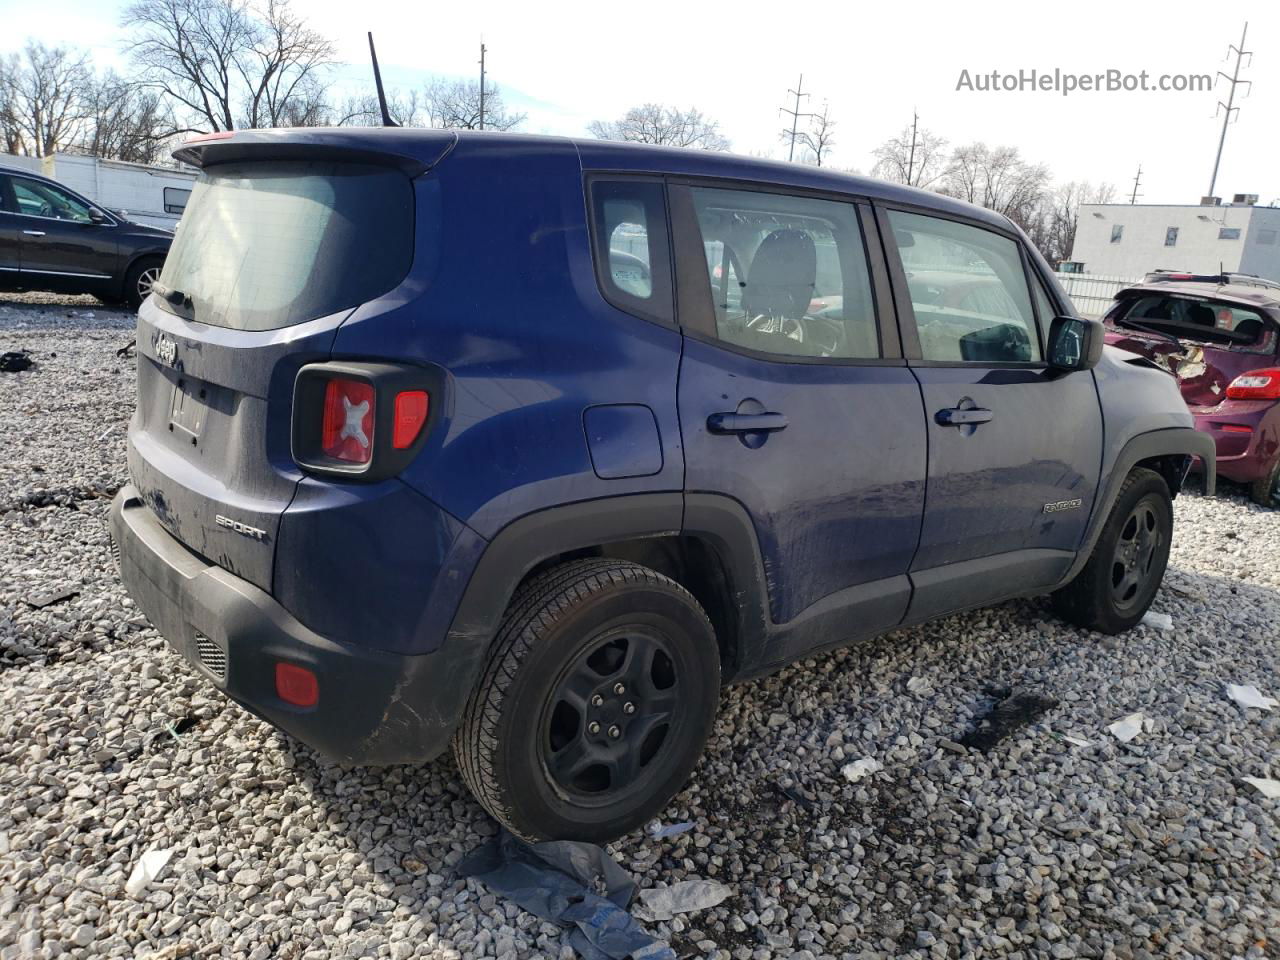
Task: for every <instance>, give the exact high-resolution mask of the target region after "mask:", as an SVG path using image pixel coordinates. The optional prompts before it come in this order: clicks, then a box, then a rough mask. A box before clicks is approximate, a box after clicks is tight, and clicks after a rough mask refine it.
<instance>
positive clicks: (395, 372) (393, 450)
mask: <svg viewBox="0 0 1280 960" xmlns="http://www.w3.org/2000/svg"><path fill="white" fill-rule="evenodd" d="M443 382H444V381H443V374H442V372H441V371H439V370H438V369H436V368H431V367H417V366H410V365H407V364H398V363H375V362H365V361H357V360H330V361H327V362H324V363H311V364H307V365H306V366H304V367H303V368H302V369H301V370H299V371H298V376H297V378H296V380H295V381H294V386H293V425H292V432H291V452H292V454H293V459H294V462H295V463H297V464H298V466H300V467H302V468H303V469H305V470H307V471H308V472H310V473H316V474H327V475H331V476H341V477H345V478H346V479H349V480H364V481H377V480H385V479H387V478H388V477H393V476H396V475H397V474H399V473H400V472H401V471H403V470H404V469H405V468H406V467H408V466H409V464H410V463H412V462H413V460H414V458H415V457H416V456H417V455H418V453H419V451H420V450H421V449H422V447H423V444H424V443H425V442H426V435H427V432H428V431H429V430H430V429H431V423H432V417H436V416H438V415H439V412H438V410H433V409H432V407H433V404H432V399H433V398H432V394H433V393H435V395H436V396H435V399H437V400H438V399H439V398H440V397H441V396H443V393H442V391H443ZM434 406H436V407H439V404H438V403H436V404H434Z"/></svg>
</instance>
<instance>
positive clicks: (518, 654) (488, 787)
mask: <svg viewBox="0 0 1280 960" xmlns="http://www.w3.org/2000/svg"><path fill="white" fill-rule="evenodd" d="M719 691H720V657H719V651H718V649H717V646H716V641H715V635H714V633H713V631H712V628H711V624H710V622H709V621H708V620H707V616H706V614H705V613H704V612H703V610H702V608H701V607H700V606H699V605H698V602H697V601H696V600H694V598H693V597H692V596H690V595H689V593H688V592H687V591H686V590H685V589H684V588H683V587H681V586H680V585H679V584H677V583H676V582H675V581H673V580H671V579H669V578H667V577H664V576H663V575H662V574H660V573H658V572H656V571H654V570H651V569H649V568H647V567H642V566H640V565H638V564H634V563H627V562H623V561H615V560H600V559H596V560H578V561H573V562H570V563H566V564H564V565H562V566H559V567H555V568H553V569H551V570H549V571H547V572H546V573H543V574H541V575H539V576H537V577H535V578H534V579H532V580H531V581H530V582H529V583H527V584H526V585H524V586H523V587H522V588H521V589H520V590H519V591H517V593H516V595H515V597H514V598H513V599H512V601H511V604H510V606H509V607H508V609H507V613H506V616H505V617H504V619H503V622H502V625H501V627H500V628H499V631H498V636H497V639H496V641H495V643H494V649H493V651H492V652H491V654H490V658H489V663H488V666H487V667H486V669H485V671H484V675H483V677H482V678H481V680H480V683H479V684H478V686H477V688H476V690H475V691H474V693H473V694H472V696H471V699H470V701H469V702H468V704H467V707H466V709H465V711H464V714H463V718H462V723H461V725H460V726H459V729H458V733H457V735H456V736H455V738H454V755H455V756H456V757H457V761H458V766H459V768H460V769H461V771H462V777H463V780H464V781H466V784H467V786H468V787H469V788H470V789H471V792H472V793H473V794H475V796H476V799H478V800H479V801H480V803H481V804H482V805H483V806H484V807H485V809H487V810H488V811H489V812H490V813H491V814H493V816H494V817H496V818H497V819H498V820H500V821H501V822H502V823H503V824H505V825H506V826H507V828H508V829H509V830H510V831H511V832H512V833H514V834H516V835H517V836H520V837H523V838H524V839H526V840H559V839H574V840H590V841H593V842H597V843H603V842H605V841H608V840H612V839H615V838H617V837H619V836H621V835H622V834H625V833H627V832H629V831H630V830H633V829H635V828H636V827H638V826H640V825H641V824H643V823H644V822H645V821H646V820H648V819H650V818H651V817H653V816H654V815H655V814H657V813H659V812H660V811H661V810H662V808H663V807H664V806H665V805H666V804H667V802H668V801H669V800H670V799H671V797H672V796H673V795H674V794H675V793H676V791H677V790H679V789H680V787H681V786H682V785H683V784H684V782H685V780H686V779H687V778H688V776H689V774H690V772H692V770H693V767H694V765H695V764H696V763H697V761H698V758H699V756H700V755H701V753H702V747H703V744H704V743H705V742H706V739H707V736H708V735H709V733H710V731H711V724H712V721H713V719H714V716H715V710H716V703H717V699H718V696H719Z"/></svg>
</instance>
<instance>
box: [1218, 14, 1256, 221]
mask: <svg viewBox="0 0 1280 960" xmlns="http://www.w3.org/2000/svg"><path fill="white" fill-rule="evenodd" d="M1248 33H1249V21H1247V20H1246V21H1245V24H1244V29H1243V30H1241V31H1240V46H1238V47H1237V46H1236V45H1235V44H1232V45H1231V46H1230V47H1228V48H1227V56H1228V57H1230V56H1231V54H1232V52H1234V53H1235V55H1236V67H1235V70H1233V71H1232V72H1231V76H1229V77H1228V76H1227V75H1226V74H1225V73H1223V72H1222V71H1221V70H1219V71H1218V76H1219V77H1222V78H1223V79H1224V80H1226V81H1227V83H1229V84H1231V90H1230V91H1229V92H1228V93H1227V102H1226V103H1223V102H1222V101H1221V100H1219V101H1218V110H1219V111H1222V113H1223V116H1222V135H1221V136H1220V137H1218V155H1217V156H1216V157H1214V158H1213V177H1212V178H1211V179H1210V180H1209V193H1208V196H1211V197H1212V196H1213V188H1214V187H1215V186H1217V184H1218V166H1219V164H1221V163H1222V145H1223V144H1224V143H1226V142H1227V126H1228V124H1230V123H1231V117H1232V114H1238V113H1239V112H1240V108H1239V107H1237V106H1236V105H1235V102H1236V87H1238V86H1239V85H1240V84H1242V83H1245V84H1248V85H1249V89H1250V90H1252V89H1253V81H1252V80H1241V79H1240V67H1241V61H1242V60H1244V58H1245V57H1248V58H1249V64H1250V65H1251V66H1252V64H1253V51H1251V50H1246V49H1245V48H1244V38H1245V37H1246V36H1247V35H1248ZM1217 115H1218V113H1217V111H1215V112H1214V116H1215V117H1216V116H1217Z"/></svg>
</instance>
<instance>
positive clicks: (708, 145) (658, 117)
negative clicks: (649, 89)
mask: <svg viewBox="0 0 1280 960" xmlns="http://www.w3.org/2000/svg"><path fill="white" fill-rule="evenodd" d="M587 129H588V130H589V131H590V132H591V135H592V136H593V137H599V138H600V139H601V140H629V141H631V142H633V143H656V144H662V145H665V146H669V147H697V148H699V149H701V150H728V149H729V140H728V139H727V138H726V137H724V136H723V135H721V133H720V125H719V124H718V123H717V122H716V121H715V120H712V119H710V118H709V117H706V116H704V115H703V114H702V112H701V111H699V110H695V109H694V108H693V107H690V108H689V109H688V110H680V109H678V108H677V107H664V106H662V105H661V104H658V103H646V104H644V105H642V106H639V107H632V108H631V109H630V110H628V111H627V112H626V113H625V114H624V115H623V116H622V118H621V119H619V120H612V121H604V120H593V121H592V122H591V123H590V124H588V126H587Z"/></svg>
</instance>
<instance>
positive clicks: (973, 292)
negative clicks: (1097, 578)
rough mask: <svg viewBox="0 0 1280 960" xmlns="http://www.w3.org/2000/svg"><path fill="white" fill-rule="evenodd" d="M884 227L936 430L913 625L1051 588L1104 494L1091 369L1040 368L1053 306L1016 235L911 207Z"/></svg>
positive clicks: (884, 217)
mask: <svg viewBox="0 0 1280 960" xmlns="http://www.w3.org/2000/svg"><path fill="white" fill-rule="evenodd" d="M881 223H882V224H884V225H885V229H884V231H883V232H884V234H885V236H886V237H889V238H891V239H892V242H891V243H890V244H889V247H890V254H889V256H890V261H891V263H890V269H891V273H892V274H893V275H894V277H895V281H896V285H895V294H896V297H897V300H898V307H899V315H900V317H901V318H902V321H903V337H904V349H905V350H906V352H907V353H908V355H909V356H910V357H911V359H910V364H911V369H912V371H913V372H914V373H915V375H916V378H917V379H918V380H919V381H920V389H921V394H922V396H923V398H924V409H925V415H926V419H927V423H928V431H929V472H928V486H927V493H926V498H925V514H924V523H923V525H922V527H921V534H920V546H919V549H918V550H917V552H916V556H915V559H914V560H913V562H912V564H911V578H912V581H913V583H914V586H915V588H916V592H915V596H914V597H913V600H912V605H911V611H910V613H909V614H908V619H910V620H919V619H925V618H927V617H930V616H935V615H937V614H939V613H944V612H946V611H948V610H953V609H958V608H961V607H968V606H976V605H979V604H982V603H986V602H990V601H993V600H996V599H1000V598H1002V597H1005V596H1009V595H1011V594H1014V593H1017V592H1021V591H1024V590H1027V589H1034V588H1036V587H1040V586H1049V585H1052V584H1053V583H1055V582H1056V581H1057V580H1058V579H1059V578H1060V577H1061V576H1062V575H1063V574H1065V573H1066V571H1067V568H1068V567H1069V566H1070V565H1071V562H1072V560H1073V559H1074V556H1075V551H1076V549H1077V548H1078V547H1079V545H1080V543H1081V541H1082V539H1083V536H1084V532H1085V525H1086V523H1087V521H1088V518H1089V514H1090V512H1091V508H1092V506H1093V498H1094V495H1095V493H1096V490H1097V484H1098V475H1099V471H1100V468H1101V458H1102V414H1101V410H1100V407H1099V403H1098V396H1097V391H1096V389H1095V387H1094V382H1093V374H1092V373H1091V372H1089V371H1080V372H1071V373H1064V372H1062V371H1058V370H1053V369H1050V368H1049V367H1048V366H1047V365H1046V364H1045V363H1044V359H1043V337H1042V334H1041V330H1042V329H1047V328H1048V323H1049V320H1050V319H1051V315H1052V314H1053V313H1054V312H1055V310H1054V308H1053V307H1052V302H1053V300H1052V297H1051V296H1050V295H1049V294H1048V293H1047V291H1046V290H1045V289H1044V286H1043V284H1042V282H1041V281H1040V279H1039V278H1038V277H1037V276H1036V275H1035V272H1034V271H1033V270H1029V257H1028V256H1027V255H1026V254H1024V252H1023V250H1022V249H1021V244H1020V241H1018V240H1017V239H1015V238H1014V237H1013V236H1012V235H1006V234H1004V233H1000V232H997V231H994V230H991V229H987V228H984V227H980V226H978V225H975V224H970V223H966V222H963V221H959V220H952V219H944V218H941V217H935V216H924V215H921V214H917V213H912V212H907V211H903V210H886V211H882V213H881ZM1033 301H1034V304H1035V305H1034V306H1033ZM1037 314H1039V319H1040V323H1039V324H1038V323H1037ZM912 341H914V342H912Z"/></svg>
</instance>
